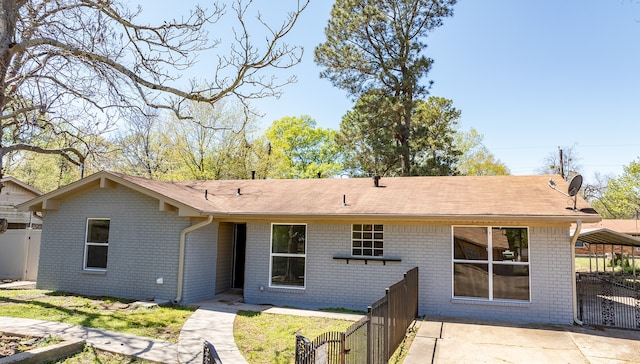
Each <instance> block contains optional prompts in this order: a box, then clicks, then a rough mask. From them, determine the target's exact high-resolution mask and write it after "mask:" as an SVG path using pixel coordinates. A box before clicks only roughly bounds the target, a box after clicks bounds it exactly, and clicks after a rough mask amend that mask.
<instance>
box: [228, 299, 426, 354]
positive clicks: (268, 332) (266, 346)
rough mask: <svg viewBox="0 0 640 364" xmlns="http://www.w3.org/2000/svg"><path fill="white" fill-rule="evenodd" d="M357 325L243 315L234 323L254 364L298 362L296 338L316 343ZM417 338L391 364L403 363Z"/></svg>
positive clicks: (241, 345) (400, 349) (235, 334)
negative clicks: (296, 360)
mask: <svg viewBox="0 0 640 364" xmlns="http://www.w3.org/2000/svg"><path fill="white" fill-rule="evenodd" d="M353 323H354V322H353V321H346V320H339V319H327V318H319V317H302V316H289V315H275V314H268V313H261V312H253V311H239V312H238V314H237V315H236V319H235V321H234V323H233V337H234V339H235V342H236V345H237V346H238V349H240V352H241V353H242V355H243V356H244V358H245V359H246V360H247V361H248V362H249V363H251V364H266V363H270V364H285V363H286V364H289V363H294V362H295V352H296V348H295V343H296V334H300V335H303V336H305V337H306V338H308V339H310V340H313V339H315V338H316V337H317V336H319V335H320V334H323V333H325V332H329V331H338V332H342V331H345V330H346V329H347V328H349V327H350V326H351V325H353ZM414 336H415V330H410V332H409V335H408V339H409V340H408V341H407V342H406V343H403V344H402V345H400V346H399V347H398V349H397V350H396V352H395V353H394V355H393V356H392V357H391V358H390V360H389V363H402V361H403V360H404V357H405V356H406V354H407V350H408V348H409V346H410V344H411V339H412V338H413V337H414Z"/></svg>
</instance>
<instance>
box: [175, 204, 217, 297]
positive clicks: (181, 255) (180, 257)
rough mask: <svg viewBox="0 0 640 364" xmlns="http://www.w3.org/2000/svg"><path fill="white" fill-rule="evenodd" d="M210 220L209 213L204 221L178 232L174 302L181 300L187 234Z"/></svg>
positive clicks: (209, 222) (211, 216)
mask: <svg viewBox="0 0 640 364" xmlns="http://www.w3.org/2000/svg"><path fill="white" fill-rule="evenodd" d="M212 221H213V215H209V216H208V217H207V219H206V220H205V221H203V222H199V223H197V224H195V225H191V226H189V227H187V228H185V229H184V230H182V232H180V252H179V254H178V289H177V291H178V293H177V294H176V299H175V300H173V302H174V303H179V302H180V301H182V286H183V284H182V281H183V280H184V248H185V245H186V243H187V234H189V233H190V232H192V231H195V230H198V229H200V228H202V227H205V226H207V225H209V224H211V222H212Z"/></svg>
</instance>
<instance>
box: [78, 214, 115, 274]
mask: <svg viewBox="0 0 640 364" xmlns="http://www.w3.org/2000/svg"><path fill="white" fill-rule="evenodd" d="M110 223H111V219H107V218H88V219H87V231H86V237H85V244H84V269H86V270H106V269H107V256H108V253H109V225H110Z"/></svg>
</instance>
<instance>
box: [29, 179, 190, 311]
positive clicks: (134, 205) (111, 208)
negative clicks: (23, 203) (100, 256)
mask: <svg viewBox="0 0 640 364" xmlns="http://www.w3.org/2000/svg"><path fill="white" fill-rule="evenodd" d="M89 217H94V218H110V219H111V223H110V227H109V253H108V262H107V271H106V273H90V272H86V271H83V269H82V268H83V254H84V239H85V229H86V220H87V218H89ZM43 224H44V225H43V233H42V244H41V250H40V263H39V270H38V287H40V288H45V289H55V290H63V291H69V292H75V293H80V294H85V295H99V296H117V297H125V298H133V299H147V298H156V299H174V298H175V295H176V282H177V271H178V260H177V259H178V245H179V244H178V242H179V237H180V231H181V230H182V229H184V228H185V227H187V226H189V225H190V221H189V219H186V218H182V217H178V216H177V213H175V212H161V211H159V209H158V202H157V200H154V199H151V198H149V197H146V196H144V195H142V194H140V193H137V192H134V191H132V190H130V189H128V188H125V187H122V186H118V187H116V188H113V189H111V188H105V189H98V190H94V191H90V192H88V193H85V194H83V195H80V196H78V197H76V198H74V199H72V200H69V201H66V202H63V203H61V204H60V208H59V209H58V210H51V211H47V214H46V216H45V219H44V223H43ZM161 277H162V278H163V280H164V284H162V285H158V284H156V279H157V278H161Z"/></svg>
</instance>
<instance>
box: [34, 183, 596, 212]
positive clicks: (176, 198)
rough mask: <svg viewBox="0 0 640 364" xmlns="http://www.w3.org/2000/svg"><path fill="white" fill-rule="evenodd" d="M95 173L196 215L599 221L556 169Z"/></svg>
mask: <svg viewBox="0 0 640 364" xmlns="http://www.w3.org/2000/svg"><path fill="white" fill-rule="evenodd" d="M94 176H95V177H94ZM94 176H90V177H87V178H92V177H93V178H94V179H98V178H102V179H108V180H111V181H113V182H115V183H120V184H123V185H125V186H127V187H130V188H134V189H136V190H139V191H141V192H143V193H146V194H148V195H150V196H153V197H155V198H158V199H163V200H166V201H167V202H168V203H171V204H173V205H180V206H177V207H182V206H184V207H188V208H190V209H193V210H195V211H198V212H199V214H200V215H210V214H213V215H214V216H217V217H219V218H222V217H224V216H229V217H232V216H236V217H239V216H244V217H246V218H250V217H253V218H259V217H262V218H269V217H274V216H279V217H287V216H290V217H295V216H305V217H316V218H322V217H324V218H336V217H348V216H352V217H356V216H359V217H363V218H364V217H381V218H391V217H392V218H397V219H405V220H414V219H416V220H445V219H448V220H451V219H462V220H469V219H474V218H478V219H480V218H483V219H487V218H488V219H491V218H495V219H498V218H508V219H518V220H522V219H525V220H532V219H540V220H556V221H563V222H571V221H575V220H577V219H582V220H583V221H585V222H595V221H599V220H600V216H599V215H597V214H596V213H595V212H594V211H593V210H592V209H591V207H590V206H589V205H588V203H586V202H585V201H584V200H583V199H582V198H580V197H578V199H577V210H574V209H573V198H569V197H567V196H566V195H563V194H562V193H560V192H558V191H554V190H553V189H551V188H550V187H549V185H548V182H549V179H550V178H554V180H555V181H556V183H557V184H558V186H557V188H558V189H559V190H560V191H566V188H567V186H566V183H565V182H564V181H563V180H562V179H561V178H560V177H559V176H549V175H546V176H545V175H536V176H482V177H478V176H456V177H394V178H382V179H381V180H380V187H375V186H374V184H373V181H372V179H371V178H343V179H332V178H323V179H296V180H285V179H278V180H216V181H190V182H161V181H154V180H149V179H145V178H140V177H133V176H128V175H125V174H120V173H114V172H106V171H103V172H99V173H98V174H96V175H94ZM76 183H77V184H81V183H82V181H79V182H76ZM66 188H67V190H65V191H66V192H65V191H63V192H64V193H63V192H58V195H56V192H57V191H54V192H51V193H50V194H47V195H45V196H42V197H40V198H39V199H34V200H32V201H31V203H27V204H24V206H23V207H28V208H29V209H32V210H33V209H35V210H38V209H41V208H42V202H43V201H44V200H46V199H47V198H49V199H55V198H64V196H65V195H70V194H71V193H72V191H73V189H74V187H72V186H71V187H70V186H67V187H66ZM76 188H80V185H78V187H76ZM238 190H240V194H239V195H238ZM58 191H60V190H58ZM205 191H206V199H205ZM47 196H48V197H47ZM343 201H344V202H346V204H343Z"/></svg>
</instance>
